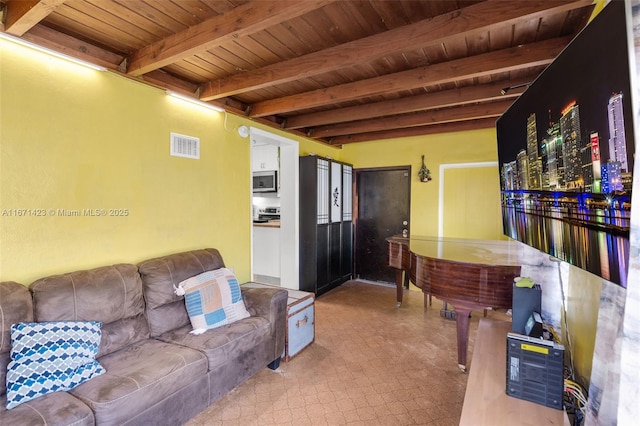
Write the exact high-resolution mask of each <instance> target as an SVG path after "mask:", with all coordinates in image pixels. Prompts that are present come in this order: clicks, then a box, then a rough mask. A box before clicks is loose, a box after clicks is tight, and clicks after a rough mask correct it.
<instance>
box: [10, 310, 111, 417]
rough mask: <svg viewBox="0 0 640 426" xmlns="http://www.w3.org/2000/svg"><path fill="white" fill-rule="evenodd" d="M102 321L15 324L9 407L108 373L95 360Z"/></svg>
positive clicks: (13, 327)
mask: <svg viewBox="0 0 640 426" xmlns="http://www.w3.org/2000/svg"><path fill="white" fill-rule="evenodd" d="M101 326H102V324H101V323H99V322H95V321H57V322H42V323H16V324H13V326H12V327H11V346H12V347H11V360H12V361H11V362H10V363H9V366H8V367H7V405H6V406H7V409H8V410H9V409H12V408H14V407H17V406H18V405H20V404H22V403H24V402H27V401H30V400H32V399H35V398H38V397H40V396H43V395H46V394H48V393H52V392H56V391H67V390H70V389H73V388H74V387H76V386H78V385H79V384H80V383H83V382H85V381H87V380H89V379H91V378H92V377H95V376H98V375H100V374H103V373H104V368H102V366H101V365H100V364H99V363H98V362H97V361H96V360H95V356H96V354H97V353H98V346H99V345H100V336H101V334H102V333H101V332H100V327H101Z"/></svg>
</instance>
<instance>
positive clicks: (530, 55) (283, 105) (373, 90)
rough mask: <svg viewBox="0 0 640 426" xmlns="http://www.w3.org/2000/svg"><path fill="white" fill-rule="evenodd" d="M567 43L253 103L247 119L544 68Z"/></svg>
mask: <svg viewBox="0 0 640 426" xmlns="http://www.w3.org/2000/svg"><path fill="white" fill-rule="evenodd" d="M569 41H571V37H558V38H554V39H549V40H545V41H539V42H535V43H530V44H527V45H521V46H517V47H512V48H508V49H502V50H497V51H494V52H489V53H483V54H480V55H475V56H471V57H467V58H463V59H457V60H453V61H448V62H442V63H439V64H434V65H430V66H427V67H420V68H416V69H412V70H408V71H402V72H398V73H394V74H388V75H383V76H380V77H374V78H370V79H365V80H360V81H356V82H353V83H346V84H340V85H337V86H332V87H329V88H323V89H318V90H313V91H310V92H305V93H299V94H296V95H290V96H284V97H281V98H277V99H271V100H267V101H262V102H257V103H255V104H253V105H252V107H251V110H250V111H249V115H250V116H251V117H263V116H266V115H273V114H278V113H283V112H290V111H298V110H304V109H308V108H314V107H319V106H323V105H327V104H334V103H337V102H347V101H352V100H355V99H359V98H364V97H368V96H375V95H383V94H385V93H390V92H398V91H403V90H412V89H417V88H420V87H426V86H434V85H438V84H445V83H451V82H454V81H456V80H461V79H467V78H476V77H485V76H490V75H492V74H497V73H502V72H509V71H514V70H518V69H524V68H529V67H533V66H541V65H547V64H549V63H551V61H552V60H553V59H554V58H555V57H556V56H557V55H558V53H560V51H562V49H563V48H564V47H565V46H566V45H567V44H568V43H569Z"/></svg>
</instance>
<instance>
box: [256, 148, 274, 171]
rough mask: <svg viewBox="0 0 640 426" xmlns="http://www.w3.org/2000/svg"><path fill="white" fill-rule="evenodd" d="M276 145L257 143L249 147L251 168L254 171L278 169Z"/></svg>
mask: <svg viewBox="0 0 640 426" xmlns="http://www.w3.org/2000/svg"><path fill="white" fill-rule="evenodd" d="M279 163H280V162H279V160H278V147H277V146H275V145H258V146H254V147H253V148H252V149H251V169H252V170H253V171H254V172H265V171H272V170H279V168H280V167H279V165H280V164H279Z"/></svg>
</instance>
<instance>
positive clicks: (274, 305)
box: [0, 249, 287, 426]
mask: <svg viewBox="0 0 640 426" xmlns="http://www.w3.org/2000/svg"><path fill="white" fill-rule="evenodd" d="M221 267H224V262H223V260H222V257H221V256H220V253H219V252H218V251H217V250H215V249H203V250H194V251H189V252H183V253H176V254H172V255H169V256H164V257H160V258H155V259H150V260H147V261H144V262H141V263H140V264H138V265H132V264H118V265H112V266H105V267H101V268H95V269H91V270H86V271H77V272H72V273H68V274H61V275H55V276H51V277H47V278H42V279H39V280H37V281H35V282H34V283H32V284H31V285H30V286H29V289H28V290H27V288H26V287H24V286H22V285H20V284H17V283H14V282H3V283H0V315H1V316H2V317H1V318H0V320H1V322H0V380H1V381H2V382H1V383H0V424H12V425H45V424H46V425H94V424H96V425H150V424H153V425H172V426H173V425H178V424H181V423H184V422H185V421H187V420H188V419H190V418H191V417H193V416H195V415H196V414H198V413H199V412H200V411H202V410H203V409H204V408H205V407H207V406H208V405H210V404H211V403H213V402H215V401H216V400H218V399H220V398H221V397H222V396H223V395H225V394H226V393H227V392H228V391H230V390H231V389H233V388H234V387H236V386H237V385H238V384H240V383H242V382H243V381H244V380H246V379H247V378H249V377H250V376H252V375H253V374H255V373H256V372H258V371H259V370H261V369H262V368H264V367H266V366H267V365H269V366H270V367H271V368H274V369H275V368H277V366H278V363H279V360H280V355H281V354H282V352H283V349H284V336H285V321H286V303H287V292H286V291H285V290H279V289H268V288H250V289H242V295H243V299H244V302H245V305H246V307H247V310H248V311H249V312H250V313H251V317H249V318H245V319H242V320H239V321H237V322H235V323H232V324H228V325H225V326H223V327H220V328H216V329H213V330H208V331H207V332H206V333H203V334H200V335H193V334H190V333H189V331H191V323H190V321H189V317H188V315H187V312H186V308H185V305H184V297H183V296H176V295H175V294H174V288H173V287H174V286H177V285H178V283H180V282H181V281H182V280H184V279H186V278H189V277H192V276H195V275H198V274H200V273H202V272H205V271H209V270H214V269H218V268H221ZM34 320H35V321H37V322H43V321H66V320H79V321H89V320H93V321H101V322H102V323H103V326H102V338H101V342H100V350H99V352H98V355H97V360H98V361H99V362H100V364H101V365H102V366H103V367H104V368H105V369H106V373H105V374H103V375H100V376H97V377H94V378H93V379H91V380H89V381H87V382H85V383H82V384H81V385H79V386H77V387H76V388H74V389H72V390H71V391H69V392H55V393H51V394H48V395H45V396H43V397H40V398H36V399H34V400H32V401H28V402H25V403H23V404H21V405H19V406H17V407H15V408H13V409H11V410H6V408H5V399H6V395H5V390H6V389H5V374H6V367H7V365H8V363H9V361H10V359H9V351H10V328H11V324H13V323H15V322H30V321H34Z"/></svg>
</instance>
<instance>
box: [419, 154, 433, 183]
mask: <svg viewBox="0 0 640 426" xmlns="http://www.w3.org/2000/svg"><path fill="white" fill-rule="evenodd" d="M418 177H419V178H420V182H429V181H430V180H431V171H430V170H429V169H428V168H427V166H425V164H424V155H423V156H422V166H420V170H418Z"/></svg>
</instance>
